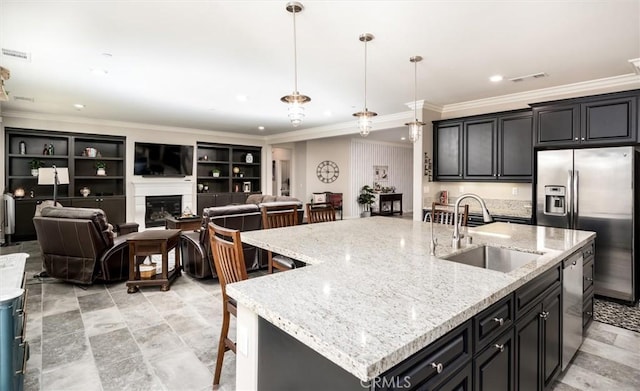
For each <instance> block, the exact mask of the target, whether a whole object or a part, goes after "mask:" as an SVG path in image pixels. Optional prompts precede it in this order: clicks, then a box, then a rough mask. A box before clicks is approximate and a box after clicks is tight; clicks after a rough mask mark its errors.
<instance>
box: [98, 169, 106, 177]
mask: <svg viewBox="0 0 640 391" xmlns="http://www.w3.org/2000/svg"><path fill="white" fill-rule="evenodd" d="M96 175H99V176H105V175H107V172H106V171H105V170H104V168H98V171H96Z"/></svg>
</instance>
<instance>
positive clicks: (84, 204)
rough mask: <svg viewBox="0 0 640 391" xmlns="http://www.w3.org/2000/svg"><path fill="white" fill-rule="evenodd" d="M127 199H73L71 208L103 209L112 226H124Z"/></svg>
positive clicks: (90, 197)
mask: <svg viewBox="0 0 640 391" xmlns="http://www.w3.org/2000/svg"><path fill="white" fill-rule="evenodd" d="M126 204H127V201H126V198H125V197H92V196H88V197H84V198H73V199H71V206H73V207H76V208H97V209H102V210H103V211H104V213H105V215H106V216H107V220H108V222H109V223H110V224H112V225H116V224H122V223H124V222H125V221H126V219H127V216H126V214H125V210H126Z"/></svg>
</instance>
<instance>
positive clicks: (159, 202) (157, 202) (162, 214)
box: [144, 195, 182, 228]
mask: <svg viewBox="0 0 640 391" xmlns="http://www.w3.org/2000/svg"><path fill="white" fill-rule="evenodd" d="M145 205H146V208H145V213H144V224H145V227H147V228H149V227H162V226H164V224H165V222H164V220H165V218H166V217H170V216H180V214H181V213H182V196H181V195H172V196H146V197H145Z"/></svg>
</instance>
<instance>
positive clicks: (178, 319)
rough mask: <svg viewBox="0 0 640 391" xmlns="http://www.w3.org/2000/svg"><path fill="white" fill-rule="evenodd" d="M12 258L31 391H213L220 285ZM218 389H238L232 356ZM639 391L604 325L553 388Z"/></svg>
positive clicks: (618, 333)
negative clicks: (44, 275)
mask: <svg viewBox="0 0 640 391" xmlns="http://www.w3.org/2000/svg"><path fill="white" fill-rule="evenodd" d="M9 252H28V253H31V254H33V255H32V257H31V258H29V259H28V262H27V277H28V288H29V298H28V302H27V306H28V319H27V338H28V341H29V344H30V347H31V358H30V359H29V361H28V365H27V375H26V378H25V387H24V389H25V390H26V391H38V390H41V391H45V390H60V391H63V390H64V391H67V390H83V391H85V390H104V391H107V390H153V391H155V390H210V389H211V381H212V378H213V368H214V363H215V352H216V348H217V343H218V337H219V330H220V322H221V319H222V313H221V312H222V311H221V304H220V289H219V286H218V284H217V283H216V282H215V281H213V280H209V281H201V280H196V279H192V278H190V277H188V276H186V275H184V274H183V276H182V277H180V278H178V279H177V280H176V281H175V283H174V284H173V285H172V286H171V290H170V291H169V292H160V290H159V288H157V287H156V288H145V289H142V291H141V292H139V293H136V294H131V295H129V294H127V293H126V287H125V285H124V283H116V284H109V285H102V284H97V285H93V286H91V287H89V288H88V289H82V288H80V287H78V286H74V285H71V284H66V283H62V282H59V281H57V280H54V279H45V280H44V281H40V280H38V279H34V278H31V277H32V276H33V275H34V274H36V273H39V272H40V271H41V260H40V256H39V248H38V246H37V242H24V243H22V244H20V245H17V246H13V247H3V248H0V254H5V253H9ZM254 276H255V274H254ZM231 328H232V330H231V332H232V333H233V332H234V322H233V321H232V323H231ZM221 389H222V390H234V389H235V357H234V355H233V353H230V352H229V353H227V354H226V357H225V363H224V367H223V371H222V381H221ZM639 389H640V333H635V332H633V331H628V330H625V329H621V328H617V327H613V326H610V325H607V324H604V323H599V322H593V323H592V325H591V327H590V329H589V332H588V334H587V338H586V339H585V341H584V343H583V345H582V347H581V349H580V352H579V353H578V354H577V356H576V357H575V358H574V360H573V363H572V364H571V366H570V367H569V369H568V370H567V371H566V372H565V373H564V374H562V375H561V376H560V378H559V379H558V381H557V382H556V384H555V385H554V388H553V390H554V391H567V390H568V391H573V390H607V391H609V390H616V391H618V390H630V391H631V390H639Z"/></svg>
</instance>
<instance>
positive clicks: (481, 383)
mask: <svg viewBox="0 0 640 391" xmlns="http://www.w3.org/2000/svg"><path fill="white" fill-rule="evenodd" d="M514 368H515V365H514V346H513V330H510V331H508V332H506V333H505V334H503V335H502V336H500V337H498V338H497V339H496V340H494V341H493V342H492V343H491V344H489V346H488V347H487V348H486V349H485V350H484V351H483V352H482V353H480V354H479V355H478V356H477V357H476V358H475V359H474V361H473V371H474V376H473V378H474V388H473V389H474V390H476V391H511V390H513V389H514V388H513V387H514Z"/></svg>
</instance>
